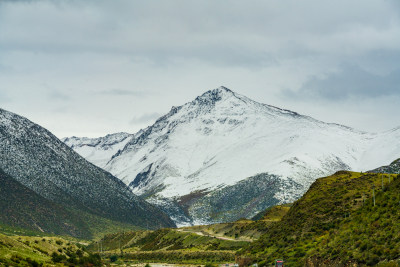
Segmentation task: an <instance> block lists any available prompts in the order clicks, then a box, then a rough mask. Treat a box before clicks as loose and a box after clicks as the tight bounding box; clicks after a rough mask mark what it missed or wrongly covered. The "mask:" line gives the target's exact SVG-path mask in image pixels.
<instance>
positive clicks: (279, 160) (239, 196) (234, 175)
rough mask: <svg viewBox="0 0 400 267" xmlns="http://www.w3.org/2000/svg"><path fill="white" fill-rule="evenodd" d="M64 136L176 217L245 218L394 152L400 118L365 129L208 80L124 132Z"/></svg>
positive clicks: (399, 147) (181, 221) (182, 221)
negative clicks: (203, 88) (150, 120)
mask: <svg viewBox="0 0 400 267" xmlns="http://www.w3.org/2000/svg"><path fill="white" fill-rule="evenodd" d="M63 141H64V142H65V143H66V144H67V145H69V146H70V147H72V148H73V149H75V150H76V151H77V152H78V153H80V154H81V155H83V156H84V157H86V158H87V159H88V160H89V161H91V162H93V163H94V164H97V165H98V166H99V167H101V168H103V169H105V170H107V171H109V172H111V173H112V174H113V175H115V176H116V177H118V178H119V179H121V181H123V182H124V183H125V184H126V185H128V186H129V187H130V188H131V189H132V191H133V192H134V193H135V194H137V195H140V196H143V197H145V198H146V199H147V200H148V201H149V202H151V203H154V204H157V205H158V206H160V207H161V208H162V209H163V210H164V211H166V212H167V213H168V214H169V215H170V216H171V217H172V218H173V220H174V221H175V222H176V223H177V224H178V225H189V224H204V223H215V222H222V221H233V220H236V219H239V218H241V217H247V218H250V217H252V216H254V215H256V214H257V213H258V212H260V211H262V210H265V209H266V208H267V207H270V206H273V205H276V204H281V203H287V202H293V201H294V200H296V199H298V198H299V197H300V196H301V195H302V194H303V193H304V192H305V191H306V190H307V189H308V187H309V186H310V185H311V183H313V182H314V181H315V179H317V178H318V177H323V176H327V175H331V174H333V173H335V172H336V171H338V170H358V171H365V170H369V169H373V168H375V167H376V166H382V165H384V164H385V163H387V162H391V161H393V160H394V159H396V158H398V157H399V154H400V128H397V129H394V130H391V131H387V132H384V133H379V134H377V133H366V132H361V131H357V130H355V129H352V128H349V127H345V126H342V125H338V124H333V123H325V122H322V121H318V120H316V119H313V118H311V117H308V116H303V115H300V114H298V113H296V112H292V111H289V110H284V109H280V108H277V107H274V106H270V105H266V104H261V103H258V102H255V101H253V100H251V99H249V98H247V97H245V96H243V95H240V94H237V93H235V92H233V91H231V90H229V89H227V88H225V87H220V88H218V89H215V90H210V91H207V92H206V93H204V94H203V95H201V96H199V97H197V98H196V99H194V100H193V101H191V102H189V103H186V104H184V105H182V106H179V107H172V109H171V111H170V112H169V113H168V114H166V115H164V116H162V117H161V118H159V119H158V120H157V121H156V122H155V123H154V124H153V125H152V126H149V127H148V128H146V129H144V130H141V131H140V132H138V133H136V134H134V135H130V134H125V133H119V134H114V135H108V136H106V137H102V138H97V139H89V138H77V137H72V138H65V139H63Z"/></svg>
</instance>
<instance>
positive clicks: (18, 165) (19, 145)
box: [0, 109, 174, 228]
mask: <svg viewBox="0 0 400 267" xmlns="http://www.w3.org/2000/svg"><path fill="white" fill-rule="evenodd" d="M0 152H1V153H0V168H1V169H2V170H3V171H4V172H5V173H6V174H7V175H9V176H11V177H12V178H13V179H15V180H16V181H17V182H19V183H21V184H22V185H24V186H25V187H27V188H28V189H30V190H32V191H34V192H35V193H37V194H38V195H39V196H41V197H44V198H45V199H47V200H49V201H52V202H54V203H56V204H58V205H62V206H64V207H67V208H68V209H74V210H82V211H83V212H85V213H90V214H94V215H96V216H99V217H105V218H107V219H111V220H114V221H117V222H121V223H128V224H132V225H136V226H140V227H145V226H147V224H149V225H150V226H151V227H153V228H155V227H159V225H160V224H161V225H165V226H174V224H173V222H172V221H170V219H169V218H168V216H167V215H166V214H164V213H163V212H162V211H161V210H159V209H158V208H156V207H154V206H153V205H151V204H149V203H147V202H145V201H144V200H143V199H141V198H140V197H138V196H135V195H134V194H132V192H131V191H130V189H129V188H128V187H127V186H126V185H125V184H124V183H122V182H121V181H120V180H119V179H118V178H116V177H115V176H113V175H111V174H110V173H108V172H106V171H104V170H103V169H101V168H99V167H97V166H95V165H93V164H92V163H90V162H88V161H86V160H85V159H84V158H83V157H81V156H80V155H79V154H77V153H76V152H74V151H73V150H72V149H71V148H70V147H68V146H67V145H66V144H65V143H63V142H62V141H61V140H59V139H58V138H57V137H55V136H54V135H53V134H52V133H51V132H49V131H48V130H46V129H44V128H43V127H41V126H39V125H37V124H35V123H33V122H32V121H30V120H28V119H26V118H24V117H22V116H19V115H17V114H14V113H11V112H8V111H5V110H3V109H0Z"/></svg>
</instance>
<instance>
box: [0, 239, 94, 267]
mask: <svg viewBox="0 0 400 267" xmlns="http://www.w3.org/2000/svg"><path fill="white" fill-rule="evenodd" d="M55 263H57V264H59V265H60V266H102V264H101V259H100V256H99V255H97V254H92V253H90V252H88V251H87V250H86V248H85V246H84V245H82V244H80V243H78V242H77V241H75V240H68V239H65V238H61V237H29V236H5V235H2V234H0V266H33V267H36V266H48V265H49V264H55Z"/></svg>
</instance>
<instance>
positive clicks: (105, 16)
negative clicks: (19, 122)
mask: <svg viewBox="0 0 400 267" xmlns="http://www.w3.org/2000/svg"><path fill="white" fill-rule="evenodd" d="M398 62H400V5H399V4H398V1H397V0H388V1H364V0H355V1H344V0H339V1H335V2H327V1H320V0H304V1H301V2H299V1H297V0H288V1H265V0H250V1H239V0H232V1H229V2H227V1H222V0H214V1H194V0H174V1H154V0H149V1H135V0H114V1H106V0H86V1H78V0H57V1H56V0H37V1H35V0H31V1H0V98H1V99H0V103H1V104H2V105H3V107H4V108H8V109H10V110H12V111H14V112H17V113H20V114H23V115H25V116H28V117H29V118H31V119H33V120H35V121H37V122H39V123H41V124H43V125H44V126H46V127H47V128H49V129H50V130H52V131H54V132H55V133H56V134H57V135H58V136H66V135H92V136H96V135H102V134H105V133H110V132H117V131H127V132H135V131H137V130H139V129H140V128H143V127H146V126H147V125H146V123H149V121H151V120H152V118H150V119H148V120H147V121H146V120H144V119H143V118H145V117H146V116H148V114H164V113H166V112H167V111H168V110H169V109H170V107H171V106H176V105H181V104H183V103H184V102H187V101H190V100H192V99H193V98H195V97H196V96H197V95H199V94H201V93H203V92H204V91H206V90H209V89H213V88H216V87H218V86H220V85H225V86H227V87H229V88H231V89H233V90H235V91H238V92H239V93H242V94H244V95H247V96H249V97H251V98H253V99H255V100H257V101H259V102H264V103H268V104H273V105H276V106H282V107H284V108H288V109H293V110H296V111H299V112H302V113H305V114H307V115H311V116H313V117H316V118H318V119H321V120H326V121H335V122H338V123H348V124H350V126H353V127H356V128H361V129H364V130H371V131H379V130H384V129H386V128H390V127H395V126H397V125H400V119H398V118H395V117H394V115H391V114H390V111H389V110H391V107H395V106H397V102H396V101H397V100H398V97H399V93H398V92H399V91H400V90H399V87H398V86H399V79H398V78H397V77H398V76H399V75H397V74H399V72H400V64H399V63H398ZM353 98H357V99H359V100H360V101H364V102H365V103H364V104H367V102H368V101H370V100H371V99H375V100H376V101H381V102H382V103H381V104H385V105H386V106H387V107H388V111H387V113H379V114H381V115H382V116H384V117H386V118H387V119H385V120H384V121H382V122H381V124H380V125H374V126H371V125H370V123H369V122H368V121H363V119H362V118H363V116H361V115H362V114H364V113H365V110H363V109H362V108H359V109H354V108H353V109H351V110H350V109H348V110H344V111H343V116H342V117H341V116H339V115H338V114H335V115H334V116H333V115H332V114H331V113H329V112H326V111H325V109H326V107H327V103H328V104H329V106H330V105H332V106H331V107H332V108H335V105H337V106H336V109H338V108H339V105H340V108H345V109H346V106H347V105H345V103H347V102H348V101H352V99H353ZM376 98H379V99H376ZM309 99H313V101H314V102H313V106H312V107H310V101H309ZM361 104H362V103H361ZM54 111H57V112H56V113H55V112H54ZM371 112H375V111H371ZM379 112H381V111H379ZM82 114H83V115H82ZM374 114H378V112H375V113H374ZM132 118H136V119H134V120H132ZM141 118H142V119H141ZM349 118H353V119H349ZM372 127H377V129H373V128H372Z"/></svg>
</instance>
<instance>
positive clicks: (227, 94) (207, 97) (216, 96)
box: [193, 86, 235, 104]
mask: <svg viewBox="0 0 400 267" xmlns="http://www.w3.org/2000/svg"><path fill="white" fill-rule="evenodd" d="M232 96H235V93H234V92H233V91H232V90H230V89H228V88H226V87H224V86H220V87H218V88H216V89H213V90H209V91H207V92H205V93H204V94H202V95H201V96H198V97H196V99H195V100H194V101H193V103H194V104H215V103H216V102H218V101H221V100H226V99H228V98H231V97H232Z"/></svg>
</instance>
